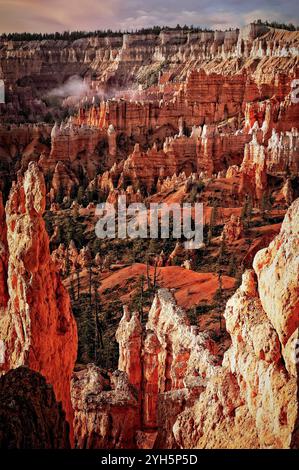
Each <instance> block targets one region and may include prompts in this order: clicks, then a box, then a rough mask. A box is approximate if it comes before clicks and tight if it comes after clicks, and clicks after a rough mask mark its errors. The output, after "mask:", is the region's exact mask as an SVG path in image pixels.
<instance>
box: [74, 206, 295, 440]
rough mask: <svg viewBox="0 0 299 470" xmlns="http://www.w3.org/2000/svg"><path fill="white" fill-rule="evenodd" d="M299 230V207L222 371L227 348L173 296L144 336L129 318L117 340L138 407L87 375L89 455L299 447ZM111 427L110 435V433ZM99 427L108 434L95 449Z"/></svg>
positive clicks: (241, 310) (78, 388) (259, 270)
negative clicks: (112, 449)
mask: <svg viewBox="0 0 299 470" xmlns="http://www.w3.org/2000/svg"><path fill="white" fill-rule="evenodd" d="M298 220H299V199H297V200H296V201H295V202H294V203H293V204H292V206H291V207H290V208H289V210H288V213H287V215H286V217H285V220H284V223H283V225H282V227H281V231H280V233H279V235H278V236H277V237H276V238H275V239H274V241H273V242H272V243H271V244H270V245H269V247H268V248H266V249H264V250H262V251H260V252H258V253H257V255H256V257H255V260H254V269H255V271H254V270H247V271H245V273H244V274H243V278H242V284H241V286H240V288H239V289H238V290H237V291H236V292H235V294H234V295H233V296H232V297H231V298H230V300H229V301H228V303H227V305H226V309H225V319H226V328H227V330H228V332H229V333H230V335H231V341H232V344H231V346H230V348H229V349H228V350H227V351H226V352H225V354H224V358H223V361H222V364H220V363H219V358H218V357H217V344H216V343H214V342H213V341H212V340H211V339H210V338H209V337H208V335H207V334H206V333H204V332H199V331H198V327H195V326H190V323H189V320H188V318H187V315H186V314H185V312H184V311H183V310H182V309H181V308H179V307H178V306H177V305H176V303H175V301H174V298H173V296H172V294H171V293H170V292H169V291H167V290H165V289H161V290H159V292H158V294H157V295H156V297H155V300H154V302H153V305H152V307H151V310H150V312H149V315H148V321H147V324H146V327H145V330H144V331H142V326H141V323H140V320H139V318H138V316H137V314H133V315H132V316H131V315H130V314H129V313H128V311H127V310H125V312H124V315H123V318H122V320H121V322H120V324H119V328H118V331H117V340H118V342H119V346H120V356H119V369H120V370H122V371H123V372H122V373H121V372H119V371H117V372H116V373H115V374H117V377H118V376H119V374H124V375H121V377H123V380H125V383H126V387H129V385H128V383H129V382H131V387H132V390H135V392H134V393H135V395H134V396H135V401H134V403H132V401H131V400H132V399H131V398H130V397H131V394H129V393H128V392H127V395H126V399H127V400H129V404H126V403H125V402H124V397H123V395H122V392H121V393H119V394H117V390H118V386H114V387H113V392H112V391H105V386H107V383H106V385H105V381H104V379H103V377H102V376H101V373H100V371H99V370H96V369H94V368H90V367H89V368H88V369H87V370H84V371H82V372H78V373H77V374H76V376H75V378H74V383H73V393H72V396H73V403H74V408H75V410H76V419H75V422H76V426H75V431H76V436H77V442H78V445H79V446H80V443H81V445H82V442H84V444H83V445H84V446H86V445H87V446H88V447H94V446H99V447H103V446H104V445H107V443H108V445H110V444H109V442H110V439H112V440H113V444H115V443H116V446H117V447H123V446H125V445H126V442H125V440H124V437H123V436H124V435H128V436H130V446H133V447H135V446H138V447H144V446H145V447H147V446H148V447H157V448H177V447H179V448H288V447H290V446H292V445H293V443H294V442H297V440H298V435H297V431H296V426H297V424H296V423H297V420H298V401H297V400H298V399H297V384H298V375H297V367H296V357H295V346H296V339H297V338H298V326H299V317H298V298H299V297H298V272H299V269H298V267H299V266H298V262H299V261H298V260H299V251H298V250H299V246H298V231H299V227H298ZM273 286H276V288H274V289H273ZM110 380H111V379H110ZM88 384H90V385H88ZM108 387H111V385H108ZM121 390H123V388H121ZM127 390H128V388H127ZM87 391H88V394H87ZM82 392H83V395H82ZM82 396H84V397H85V398H84V400H85V401H83V402H82ZM115 406H120V408H121V416H123V413H125V411H124V408H123V407H126V406H128V415H127V416H130V417H131V420H130V421H128V420H127V419H126V420H124V421H123V423H122V424H120V422H119V420H118V419H116V417H115V416H114V410H115ZM108 420H110V423H111V426H110V427H107V426H106V425H104V424H102V425H101V424H100V423H104V422H105V423H106V422H108ZM91 422H92V423H96V429H100V430H99V431H97V437H94V440H93V437H92V436H93V434H92V432H93V431H94V427H93V426H91V425H90V424H89V423H91ZM88 429H90V431H89V433H91V434H89V433H88ZM126 431H127V432H128V434H126ZM116 435H117V436H121V439H119V440H118V441H117V442H116V441H115V437H114V436H116ZM99 436H100V437H99ZM111 436H112V437H111ZM89 439H91V440H90V441H89Z"/></svg>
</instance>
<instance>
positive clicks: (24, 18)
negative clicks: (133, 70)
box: [0, 0, 299, 33]
mask: <svg viewBox="0 0 299 470" xmlns="http://www.w3.org/2000/svg"><path fill="white" fill-rule="evenodd" d="M298 10H299V8H298V0H280V1H278V0H271V1H270V0H246V1H242V0H226V1H220V0H68V1H67V0H0V33H4V32H24V31H26V32H55V31H66V30H88V31H92V30H96V29H108V28H110V29H113V30H119V29H121V30H129V31H130V30H132V29H136V28H142V27H147V26H153V25H160V26H162V25H168V26H175V25H176V24H178V23H179V24H181V25H184V24H187V25H191V24H193V25H196V26H203V27H209V28H212V29H226V28H229V27H232V28H233V27H238V26H242V25H244V24H248V23H250V22H251V21H253V20H255V19H258V18H260V19H262V20H269V21H279V22H287V23H289V22H292V23H294V24H299V13H298Z"/></svg>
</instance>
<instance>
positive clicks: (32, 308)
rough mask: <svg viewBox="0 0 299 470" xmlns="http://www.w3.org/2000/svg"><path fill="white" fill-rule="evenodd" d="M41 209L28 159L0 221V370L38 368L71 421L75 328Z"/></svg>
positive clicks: (39, 185)
mask: <svg viewBox="0 0 299 470" xmlns="http://www.w3.org/2000/svg"><path fill="white" fill-rule="evenodd" d="M44 209H45V183H44V179H43V176H42V173H41V172H40V171H39V169H38V166H37V164H35V163H30V164H29V167H28V170H27V172H26V173H25V175H24V177H21V176H19V177H18V181H17V182H16V183H15V184H14V185H13V187H12V190H11V193H10V197H9V200H8V202H7V204H6V221H5V224H4V225H1V230H2V234H3V233H5V231H6V230H7V248H6V258H5V259H4V263H3V257H1V259H2V261H1V262H2V271H1V272H0V274H1V279H0V286H1V288H2V290H3V289H4V292H6V289H7V298H8V302H6V301H5V302H4V305H3V297H1V303H2V304H1V307H0V308H1V320H0V333H1V340H2V341H3V342H4V347H5V358H4V363H3V364H1V371H2V372H6V371H8V370H10V369H14V368H17V367H19V366H21V365H25V366H27V367H29V368H31V369H33V370H35V371H37V372H40V373H41V374H42V375H43V376H44V377H45V379H46V380H47V382H48V383H50V384H51V385H52V386H53V389H54V392H55V396H56V399H57V400H58V401H62V404H63V409H64V410H65V412H66V416H67V419H68V421H69V423H70V425H71V424H72V407H71V401H70V378H71V374H72V371H73V368H74V364H75V361H76V354H77V329H76V323H75V320H74V318H73V315H72V312H71V308H70V298H69V295H68V293H67V292H66V290H65V288H64V287H63V285H62V282H61V280H60V278H59V276H58V275H57V273H56V271H55V267H54V263H53V262H52V260H51V256H50V252H49V238H48V235H47V232H46V228H45V222H44V220H43V218H42V215H43V212H44ZM2 220H3V215H2ZM5 244H6V243H5ZM4 249H5V246H4ZM3 264H4V269H3ZM6 265H7V269H6V268H5V266H6ZM6 286H7V288H6ZM4 299H5V297H4Z"/></svg>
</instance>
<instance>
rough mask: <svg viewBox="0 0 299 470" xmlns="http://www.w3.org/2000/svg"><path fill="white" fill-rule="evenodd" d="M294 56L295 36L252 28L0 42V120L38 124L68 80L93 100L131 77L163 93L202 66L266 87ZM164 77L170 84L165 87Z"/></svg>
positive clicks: (288, 66) (292, 62)
mask: <svg viewBox="0 0 299 470" xmlns="http://www.w3.org/2000/svg"><path fill="white" fill-rule="evenodd" d="M297 54H298V35H297V33H296V32H289V31H283V30H275V29H273V28H267V27H265V26H263V25H257V24H250V25H247V26H245V27H244V28H241V30H233V31H225V32H223V31H215V32H212V31H211V32H193V33H192V32H187V31H161V33H160V34H158V35H155V34H148V35H134V34H123V35H122V34H120V35H119V36H114V37H109V36H107V37H89V38H82V39H77V40H75V41H67V40H56V41H55V40H43V41H24V42H22V41H11V40H6V39H1V48H0V70H1V75H2V77H1V78H3V79H4V80H5V83H6V96H7V103H6V104H5V105H0V106H1V110H2V111H3V112H2V113H1V114H2V116H4V115H5V116H6V119H7V118H8V117H9V118H12V119H19V120H20V119H25V120H26V118H27V119H28V118H29V119H32V118H33V119H34V115H38V116H39V117H40V118H41V117H42V116H43V115H45V114H46V113H47V106H46V102H45V97H46V95H47V93H48V92H49V91H51V90H52V89H54V88H55V87H59V86H60V85H62V83H63V81H64V80H65V79H66V78H68V77H71V76H73V75H80V76H82V77H84V79H85V81H86V83H87V85H88V86H89V85H90V87H91V89H92V90H93V92H94V94H96V93H97V92H99V93H100V94H102V95H103V94H104V95H108V96H109V94H111V90H112V89H114V90H116V91H117V90H119V89H122V88H125V89H127V88H130V87H131V86H132V84H133V83H135V77H136V76H137V75H138V77H139V84H141V85H142V86H144V87H149V86H151V85H152V83H153V82H154V83H157V82H158V79H159V77H160V78H161V86H162V87H164V86H166V88H167V81H169V78H170V77H171V79H172V80H173V79H174V78H176V79H179V80H181V79H184V78H186V76H187V74H188V71H189V70H190V69H196V68H199V67H201V66H204V67H205V68H206V69H207V70H208V71H209V72H211V71H215V72H217V73H219V72H228V73H236V72H238V71H242V70H245V71H246V70H247V69H249V70H252V69H253V70H254V73H255V75H256V76H257V77H259V78H261V77H264V78H265V79H266V80H267V82H268V83H271V81H272V79H273V75H274V74H276V73H277V72H279V71H284V72H286V71H288V72H291V71H293V70H294V69H295V68H296V67H297V66H298V55H297ZM278 58H279V60H277V59H278ZM144 64H146V65H144ZM164 73H165V74H166V76H167V78H168V80H164V81H163V74H164ZM165 82H166V85H164V84H165ZM37 84H38V85H37ZM133 88H135V90H134V92H135V91H138V87H133Z"/></svg>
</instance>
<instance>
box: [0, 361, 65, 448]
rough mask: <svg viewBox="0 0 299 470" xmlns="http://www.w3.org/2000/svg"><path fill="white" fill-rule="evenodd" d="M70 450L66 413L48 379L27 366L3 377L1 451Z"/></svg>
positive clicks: (0, 408)
mask: <svg viewBox="0 0 299 470" xmlns="http://www.w3.org/2000/svg"><path fill="white" fill-rule="evenodd" d="M69 447H70V441H69V425H68V423H67V422H66V420H65V413H64V412H63V410H62V407H61V403H57V402H56V399H55V395H54V392H53V387H52V386H51V385H49V384H47V382H46V381H45V379H44V377H42V376H41V375H40V374H39V373H37V372H34V371H33V370H30V369H27V368H26V367H18V368H17V369H13V370H10V371H9V372H7V374H5V375H4V376H2V377H0V448H1V449H67V448H69Z"/></svg>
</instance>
